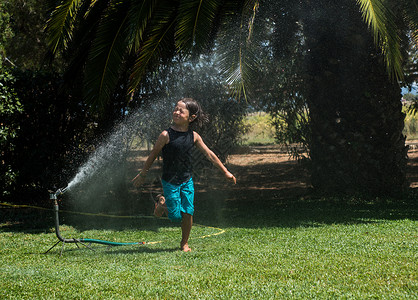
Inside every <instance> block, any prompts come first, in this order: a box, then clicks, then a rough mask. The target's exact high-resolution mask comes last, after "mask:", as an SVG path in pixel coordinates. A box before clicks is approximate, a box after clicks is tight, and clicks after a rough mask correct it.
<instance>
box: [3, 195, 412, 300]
mask: <svg viewBox="0 0 418 300" xmlns="http://www.w3.org/2000/svg"><path fill="white" fill-rule="evenodd" d="M221 210H223V216H222V217H219V216H217V217H211V216H210V214H211V212H208V211H205V212H204V213H203V212H202V213H200V214H199V213H197V214H196V217H195V221H196V223H200V224H204V225H208V226H213V227H220V228H222V229H224V230H225V232H224V233H221V234H218V235H213V234H216V233H220V231H219V229H217V228H211V227H206V226H194V227H193V230H192V237H191V240H190V246H191V247H192V249H193V252H191V253H182V252H181V251H179V250H178V248H179V238H180V229H179V228H178V226H176V225H174V224H172V223H170V222H169V221H168V220H165V219H160V220H157V219H149V218H144V219H141V218H133V219H115V218H105V217H85V216H77V215H70V214H64V213H63V214H61V218H62V222H63V223H64V224H63V225H62V226H61V234H62V235H63V236H64V237H66V238H73V237H75V238H80V237H85V238H95V239H104V240H110V241H119V242H132V241H146V242H157V243H155V244H148V245H144V246H122V247H113V248H110V249H108V248H107V247H104V246H102V245H92V247H94V249H95V250H96V251H94V252H93V251H91V250H89V249H87V248H85V247H83V246H81V248H77V247H76V246H75V245H74V244H68V245H65V247H64V251H63V255H62V256H61V257H60V256H59V253H60V250H61V246H57V247H55V248H54V249H53V250H51V251H50V252H49V253H48V254H42V253H43V252H45V251H46V250H48V248H49V247H50V246H52V245H53V244H54V243H55V242H56V241H57V239H56V237H55V234H54V229H53V219H52V216H51V214H52V212H49V211H44V212H39V211H36V210H35V209H34V210H30V209H29V210H28V209H25V210H24V211H22V210H19V209H13V210H11V209H0V214H1V215H0V216H1V217H2V218H1V219H0V220H9V221H7V222H6V221H0V222H1V225H0V226H1V227H0V260H1V262H2V263H1V266H0V298H1V299H42V298H43V299H53V298H59V299H90V298H92V299H129V298H131V299H184V298H192V299H333V298H342V299H367V298H377V299H416V298H417V297H418V229H417V228H418V222H417V218H416V217H417V214H416V206H415V205H414V204H409V205H404V206H400V207H396V206H395V207H393V206H385V207H381V206H375V205H361V206H360V205H344V206H343V207H341V206H340V205H336V204H329V203H320V204H317V203H313V204H312V203H300V202H298V200H297V199H295V201H294V203H293V204H292V205H290V206H289V205H276V204H271V205H269V206H267V207H253V206H252V205H247V204H245V203H244V204H236V206H224V207H222V208H221ZM202 211H203V210H202ZM225 216H227V217H225ZM12 219H13V220H15V221H12ZM204 236H208V237H204Z"/></svg>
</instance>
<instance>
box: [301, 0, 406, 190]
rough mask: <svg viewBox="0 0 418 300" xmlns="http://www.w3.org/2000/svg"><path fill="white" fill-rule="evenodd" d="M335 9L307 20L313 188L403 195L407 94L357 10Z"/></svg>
mask: <svg viewBox="0 0 418 300" xmlns="http://www.w3.org/2000/svg"><path fill="white" fill-rule="evenodd" d="M334 2H335V1H329V0H319V1H316V2H315V4H314V5H312V6H311V7H310V9H309V11H310V12H311V13H310V14H308V15H305V16H304V18H303V21H304V24H305V37H306V44H307V48H309V49H310V51H309V55H308V59H307V65H308V75H309V77H310V79H309V81H308V82H309V83H310V84H309V88H308V91H307V95H306V98H307V102H308V107H309V112H310V117H311V122H310V128H311V144H310V156H311V163H312V164H311V180H312V185H313V186H314V188H315V190H317V191H320V192H322V193H330V194H335V193H344V194H361V195H365V194H370V195H373V196H377V195H390V196H399V195H402V192H403V191H404V190H405V188H406V187H407V184H406V174H405V168H406V162H407V147H405V137H404V136H403V135H402V129H403V120H404V115H403V114H402V112H401V102H400V100H401V90H400V87H399V85H398V83H397V82H396V81H394V80H391V78H390V77H388V75H387V72H386V70H385V67H384V64H383V63H382V62H383V60H384V57H383V55H382V54H381V52H380V51H379V50H378V49H376V48H375V46H374V44H373V40H372V39H371V37H370V35H369V34H368V32H367V30H365V29H366V28H365V27H366V25H365V24H364V22H362V20H361V15H360V13H359V11H358V9H357V7H355V6H354V5H353V3H352V1H350V0H341V1H338V4H336V3H334ZM330 15H332V16H333V18H330V17H329V16H330ZM385 51H391V50H385ZM390 66H392V65H391V64H389V67H390ZM391 70H392V71H393V72H394V76H396V74H397V71H396V68H394V69H391ZM399 76H400V75H399Z"/></svg>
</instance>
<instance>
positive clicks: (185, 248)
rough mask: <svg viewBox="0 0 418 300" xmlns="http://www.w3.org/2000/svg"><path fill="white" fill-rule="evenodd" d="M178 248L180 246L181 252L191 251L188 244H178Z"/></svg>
mask: <svg viewBox="0 0 418 300" xmlns="http://www.w3.org/2000/svg"><path fill="white" fill-rule="evenodd" d="M180 248H181V251H183V252H191V251H192V249H191V248H190V247H189V244H187V243H186V244H184V245H182V244H180Z"/></svg>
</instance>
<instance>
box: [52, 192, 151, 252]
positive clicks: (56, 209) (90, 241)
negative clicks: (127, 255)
mask: <svg viewBox="0 0 418 300" xmlns="http://www.w3.org/2000/svg"><path fill="white" fill-rule="evenodd" d="M67 191H68V186H67V187H65V188H60V189H58V190H56V191H55V192H53V191H49V199H50V200H53V201H54V216H55V235H56V236H57V238H58V242H56V243H55V244H54V245H53V246H52V247H51V248H49V249H48V250H47V251H46V252H45V254H46V253H48V252H49V251H51V250H52V249H53V248H54V247H55V246H57V245H58V244H59V243H62V247H61V251H60V256H62V252H63V250H64V246H65V244H76V246H77V247H78V248H80V247H79V246H78V244H81V245H83V246H85V247H86V248H88V249H90V250H92V251H94V249H93V248H92V247H90V246H91V244H102V245H107V246H109V247H112V246H127V245H145V244H146V243H145V242H133V243H118V242H110V241H103V240H96V239H86V238H70V239H66V238H64V237H62V235H61V233H60V229H59V226H60V224H59V206H58V197H59V196H61V195H63V194H64V193H65V192H67Z"/></svg>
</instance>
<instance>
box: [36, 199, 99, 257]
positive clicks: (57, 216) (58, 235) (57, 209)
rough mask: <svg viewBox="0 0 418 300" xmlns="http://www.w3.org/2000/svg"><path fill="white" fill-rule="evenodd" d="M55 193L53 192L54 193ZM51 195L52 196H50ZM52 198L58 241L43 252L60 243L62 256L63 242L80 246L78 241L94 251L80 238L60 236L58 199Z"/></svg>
mask: <svg viewBox="0 0 418 300" xmlns="http://www.w3.org/2000/svg"><path fill="white" fill-rule="evenodd" d="M51 195H52V194H51ZM54 195H55V194H54ZM51 197H53V196H51ZM52 199H53V200H54V213H55V235H56V236H57V238H58V242H56V243H55V244H54V245H53V246H52V247H51V248H49V249H48V250H47V251H46V252H45V253H44V254H47V253H48V252H49V251H51V250H52V249H53V248H54V247H55V246H57V245H58V244H59V243H62V247H61V251H60V257H61V256H62V252H63V251H64V246H65V244H76V246H77V248H80V247H79V246H78V244H79V243H80V244H81V245H83V246H84V247H86V248H88V249H90V250H92V251H94V249H93V248H91V247H90V246H89V245H86V244H85V243H83V242H82V241H81V240H80V239H65V238H63V237H62V236H61V233H60V228H59V226H60V224H59V213H58V212H59V207H58V201H57V199H56V196H55V199H54V198H52Z"/></svg>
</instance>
